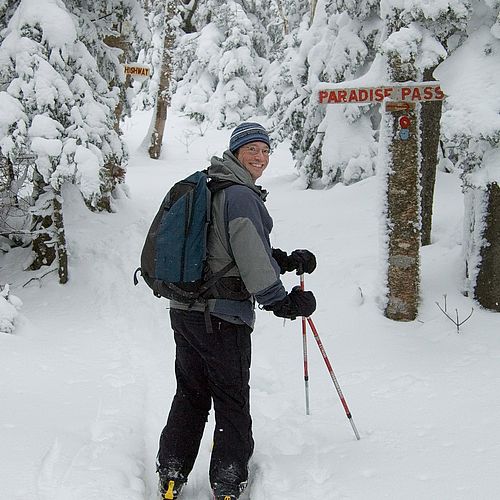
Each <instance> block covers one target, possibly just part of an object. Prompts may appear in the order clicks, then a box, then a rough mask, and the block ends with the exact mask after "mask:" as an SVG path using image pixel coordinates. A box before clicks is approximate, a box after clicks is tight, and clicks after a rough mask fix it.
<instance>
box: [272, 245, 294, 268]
mask: <svg viewBox="0 0 500 500" xmlns="http://www.w3.org/2000/svg"><path fill="white" fill-rule="evenodd" d="M272 256H273V259H274V260H275V261H276V262H277V263H278V266H280V273H281V274H285V273H286V272H287V271H294V270H295V266H294V263H293V262H292V260H291V259H290V257H289V256H288V254H287V253H286V252H283V250H280V249H279V248H273V250H272Z"/></svg>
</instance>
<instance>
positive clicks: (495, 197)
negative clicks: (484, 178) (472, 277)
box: [474, 183, 500, 312]
mask: <svg viewBox="0 0 500 500" xmlns="http://www.w3.org/2000/svg"><path fill="white" fill-rule="evenodd" d="M486 214H487V215H486V224H485V230H484V234H483V238H484V240H485V244H484V245H483V247H482V248H481V264H480V268H479V273H478V275H477V281H476V286H475V289H474V296H475V299H476V300H477V301H478V302H479V303H480V304H481V305H482V306H483V307H485V308H487V309H492V310H493V311H498V312H500V187H499V185H498V184H497V183H493V184H490V185H489V186H488V204H487V209H486Z"/></svg>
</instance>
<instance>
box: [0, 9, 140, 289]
mask: <svg viewBox="0 0 500 500" xmlns="http://www.w3.org/2000/svg"><path fill="white" fill-rule="evenodd" d="M130 2H132V0H130V1H129V3H130ZM68 4H70V6H71V7H73V8H74V9H75V10H74V12H71V11H70V10H68V8H66V7H65V5H64V4H63V3H62V2H61V1H60V0H44V2H43V8H41V7H40V3H39V2H38V1H37V0H20V2H19V3H18V5H17V8H16V10H15V12H14V13H13V15H12V17H11V18H10V21H9V23H8V26H7V28H6V29H5V30H4V32H3V40H2V43H1V46H0V81H2V82H4V86H3V87H2V90H1V91H0V100H1V101H2V102H4V103H6V105H7V106H8V110H9V111H8V112H7V113H5V114H2V116H1V117H0V131H1V136H0V151H1V155H2V157H3V158H4V159H5V162H6V164H7V165H8V164H9V163H10V164H12V165H17V163H18V161H19V156H22V155H26V153H29V155H33V156H34V170H33V173H32V176H31V177H30V179H29V180H30V185H28V186H26V187H25V189H26V190H28V189H29V190H30V192H31V198H32V204H33V208H32V217H33V225H32V226H33V227H32V231H33V235H34V241H33V249H34V255H33V261H32V263H31V267H32V268H39V267H40V266H42V265H49V264H50V263H51V262H52V261H53V260H54V259H55V258H56V256H57V258H58V262H59V266H58V267H59V275H60V281H61V282H65V281H66V280H67V269H66V259H67V254H66V246H65V237H64V224H63V205H62V201H63V200H62V197H61V187H62V185H63V184H64V183H65V182H72V183H74V184H76V185H78V187H79V188H80V191H81V193H82V195H83V197H84V199H85V202H86V203H87V205H88V206H89V207H90V208H91V209H93V210H102V209H106V210H110V209H111V208H112V192H113V190H114V189H115V187H116V185H117V183H118V182H120V181H121V180H122V179H123V172H124V167H125V162H126V157H127V156H126V152H125V149H124V145H123V143H122V141H121V139H120V136H119V133H118V130H117V129H118V127H117V125H116V121H117V120H116V115H115V111H116V107H117V104H118V102H119V93H120V90H119V88H117V87H116V86H113V85H112V84H110V82H111V78H109V76H108V77H107V78H103V76H102V74H103V73H104V74H106V71H108V75H111V74H115V75H116V74H117V71H118V66H117V64H115V62H113V61H112V64H109V62H110V58H109V57H105V56H102V54H103V53H110V52H113V49H109V50H108V48H103V46H104V44H103V43H102V40H100V41H99V38H100V36H99V35H98V33H99V30H97V29H96V28H95V25H93V24H92V23H91V22H90V18H89V12H90V11H87V10H85V7H86V5H87V4H86V2H75V3H70V2H68ZM121 4H123V2H116V5H117V6H119V5H121ZM101 7H102V6H101ZM100 12H102V10H101V11H100ZM76 14H78V15H76ZM94 14H95V12H94ZM89 48H90V50H89ZM114 52H115V54H116V52H117V51H116V49H114ZM101 56H102V57H101ZM106 68H107V69H106ZM120 72H121V71H120Z"/></svg>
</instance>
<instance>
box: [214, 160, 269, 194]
mask: <svg viewBox="0 0 500 500" xmlns="http://www.w3.org/2000/svg"><path fill="white" fill-rule="evenodd" d="M208 175H209V176H210V177H214V178H217V179H218V180H221V181H231V182H234V183H235V184H241V185H243V186H247V187H248V188H250V189H251V190H252V191H255V192H256V193H257V194H258V195H259V196H260V197H261V198H262V200H264V201H265V199H266V197H267V191H266V190H265V189H264V188H262V187H261V186H257V185H256V184H255V182H254V180H253V179H252V176H251V175H250V172H249V171H248V170H247V169H246V168H245V167H244V166H243V165H242V164H241V163H240V161H239V160H238V159H237V158H236V156H234V155H233V153H231V151H229V150H227V151H224V154H223V155H222V158H219V157H218V156H213V157H212V159H211V161H210V166H209V167H208Z"/></svg>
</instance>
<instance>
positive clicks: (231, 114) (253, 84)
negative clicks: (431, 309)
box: [172, 0, 266, 127]
mask: <svg viewBox="0 0 500 500" xmlns="http://www.w3.org/2000/svg"><path fill="white" fill-rule="evenodd" d="M200 18H202V19H203V18H204V19H206V20H207V21H208V23H207V24H206V25H204V26H203V27H202V28H201V29H200V31H198V32H197V33H195V34H187V35H185V37H183V38H182V39H181V40H180V41H179V44H180V45H182V46H183V50H182V51H179V52H178V53H177V60H178V58H179V57H182V58H186V55H188V56H189V55H192V57H191V59H190V60H189V65H188V67H187V71H186V73H185V75H182V76H181V75H179V70H177V73H176V74H177V75H178V77H177V80H178V83H177V87H176V93H175V95H174V96H173V99H172V105H173V106H174V107H175V108H177V109H179V110H180V111H182V112H184V113H186V114H187V115H189V116H191V117H192V118H195V119H196V120H198V121H204V120H209V121H210V122H212V123H213V124H214V125H215V126H217V127H222V126H225V125H228V126H231V125H234V124H237V123H239V122H240V121H243V120H245V119H247V118H248V117H250V116H252V115H255V113H256V110H257V109H258V106H259V104H260V100H261V95H260V82H261V75H262V72H263V70H264V69H265V66H266V60H264V59H263V58H261V57H260V56H259V55H258V53H257V51H256V49H255V47H254V44H253V41H252V33H253V31H254V27H253V24H252V22H251V20H250V19H249V17H248V15H247V12H245V10H244V9H243V7H242V5H241V4H240V3H237V2H236V1H234V0H230V1H222V0H209V1H207V2H204V5H203V9H202V10H200V12H199V13H198V16H197V19H200ZM198 22H199V23H200V24H202V21H198ZM176 66H177V65H176ZM186 66H187V65H186V63H184V64H182V63H181V64H180V67H181V68H182V69H184V68H186Z"/></svg>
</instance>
